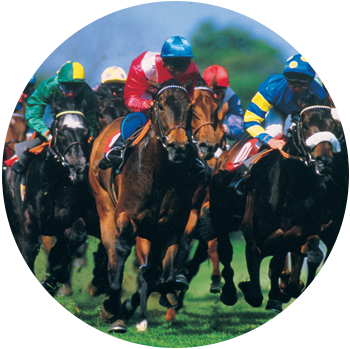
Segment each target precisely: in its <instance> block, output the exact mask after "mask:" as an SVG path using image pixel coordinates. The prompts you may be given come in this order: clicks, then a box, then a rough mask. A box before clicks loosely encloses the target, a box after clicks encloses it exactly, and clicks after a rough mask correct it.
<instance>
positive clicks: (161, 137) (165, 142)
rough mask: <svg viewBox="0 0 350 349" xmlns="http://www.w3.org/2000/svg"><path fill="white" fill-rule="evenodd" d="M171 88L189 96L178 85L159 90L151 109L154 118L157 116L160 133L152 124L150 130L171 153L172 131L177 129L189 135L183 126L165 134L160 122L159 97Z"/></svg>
mask: <svg viewBox="0 0 350 349" xmlns="http://www.w3.org/2000/svg"><path fill="white" fill-rule="evenodd" d="M169 88H177V89H180V90H183V91H185V92H186V93H187V94H188V91H187V90H186V89H185V88H184V87H182V86H177V85H169V86H165V87H163V88H162V89H161V90H159V92H158V93H157V96H156V98H155V100H154V105H153V106H152V107H151V112H153V114H154V116H155V119H156V124H157V126H158V129H159V133H158V132H157V131H156V128H155V127H154V125H153V124H152V123H151V124H150V128H151V129H152V130H153V132H154V133H155V135H156V137H157V139H158V140H159V141H160V142H161V144H162V145H163V147H164V148H165V149H166V150H167V151H169V150H170V149H169V138H168V136H169V134H170V132H171V131H173V130H175V129H183V130H184V131H185V133H186V135H187V130H186V128H185V127H184V126H183V125H176V126H174V127H172V128H171V129H170V130H169V131H168V132H165V130H164V127H163V125H162V123H161V121H160V118H159V105H160V103H159V101H158V98H159V96H160V95H161V94H162V93H163V92H164V91H165V90H167V89H169Z"/></svg>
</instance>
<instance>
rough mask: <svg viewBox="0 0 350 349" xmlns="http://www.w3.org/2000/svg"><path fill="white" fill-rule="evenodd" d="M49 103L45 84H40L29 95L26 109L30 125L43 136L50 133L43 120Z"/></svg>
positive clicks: (26, 116)
mask: <svg viewBox="0 0 350 349" xmlns="http://www.w3.org/2000/svg"><path fill="white" fill-rule="evenodd" d="M48 104H49V102H48V99H47V96H46V95H45V86H42V85H40V86H39V87H38V88H37V89H36V90H35V91H34V93H33V94H32V95H31V96H30V97H29V99H28V101H27V107H26V111H25V118H26V120H27V123H28V126H29V127H30V128H32V129H33V130H35V131H36V132H38V133H40V134H41V135H43V136H44V135H45V134H48V133H49V132H48V131H49V129H48V128H47V126H46V124H45V122H44V120H43V115H44V113H45V108H46V106H47V105H48Z"/></svg>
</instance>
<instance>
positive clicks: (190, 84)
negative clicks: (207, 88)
mask: <svg viewBox="0 0 350 349" xmlns="http://www.w3.org/2000/svg"><path fill="white" fill-rule="evenodd" d="M191 86H192V79H188V80H187V81H186V82H185V84H184V88H185V89H186V90H187V91H189V90H190V88H191Z"/></svg>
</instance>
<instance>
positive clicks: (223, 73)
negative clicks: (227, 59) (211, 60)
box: [203, 65, 230, 87]
mask: <svg viewBox="0 0 350 349" xmlns="http://www.w3.org/2000/svg"><path fill="white" fill-rule="evenodd" d="M215 76H216V85H217V86H218V87H229V86H230V83H229V78H228V73H227V70H226V69H225V68H224V67H222V66H221V65H211V66H210V67H208V68H207V69H205V70H204V72H203V79H204V80H205V82H206V83H207V85H210V82H211V81H212V79H213V78H214V77H215Z"/></svg>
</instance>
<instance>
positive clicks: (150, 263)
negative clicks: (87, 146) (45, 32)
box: [89, 80, 195, 332]
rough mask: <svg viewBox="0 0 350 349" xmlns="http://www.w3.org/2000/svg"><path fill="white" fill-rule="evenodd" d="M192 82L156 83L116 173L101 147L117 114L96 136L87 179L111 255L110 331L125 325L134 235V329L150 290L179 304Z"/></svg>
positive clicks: (106, 313) (141, 322)
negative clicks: (126, 274) (146, 118)
mask: <svg viewBox="0 0 350 349" xmlns="http://www.w3.org/2000/svg"><path fill="white" fill-rule="evenodd" d="M190 83H191V81H190V80H189V81H187V82H186V84H185V85H181V84H179V83H178V82H177V81H176V80H169V81H167V82H165V83H163V84H162V85H160V86H157V88H156V89H155V90H156V97H155V100H154V106H153V107H152V108H151V111H150V122H149V129H145V130H146V131H147V132H145V133H146V134H145V135H144V137H143V138H142V139H141V140H140V141H139V142H138V143H137V144H136V145H135V147H134V148H133V149H132V151H131V152H130V153H129V155H128V156H127V158H126V160H125V163H124V166H123V168H122V172H121V174H119V175H117V176H115V177H114V175H113V173H112V169H108V170H106V171H102V170H101V169H99V167H98V164H99V161H100V159H101V158H102V152H103V147H104V145H105V143H106V141H107V139H108V137H109V136H110V135H112V134H113V133H114V132H115V129H116V128H118V127H120V123H121V120H115V121H114V122H113V123H112V124H110V125H109V126H107V127H106V128H105V129H104V130H103V131H102V133H101V134H100V136H99V137H98V138H97V139H96V141H95V143H94V147H93V151H92V155H91V160H90V164H91V167H90V171H89V178H90V184H91V187H92V191H93V194H94V196H95V199H96V204H97V209H98V213H99V217H100V225H101V232H102V241H103V244H104V246H105V248H106V251H107V254H108V257H109V266H108V273H109V279H110V291H109V294H110V297H109V299H107V300H106V301H105V302H104V303H103V306H102V309H101V316H102V318H103V319H104V320H106V321H109V322H112V324H111V325H110V327H109V331H111V332H112V331H114V332H126V330H127V328H126V326H125V323H124V314H123V310H122V307H121V301H120V296H121V291H122V279H123V271H124V263H125V261H126V259H127V258H128V256H129V255H130V252H131V248H132V246H133V245H134V243H135V241H136V254H137V260H138V264H139V266H140V275H139V289H138V292H139V295H140V299H141V306H140V313H139V317H138V320H137V325H136V326H137V328H138V330H145V329H146V328H147V319H146V303H147V298H148V296H149V294H150V293H151V292H153V291H158V292H159V293H160V294H161V298H160V304H161V305H163V306H165V307H175V306H176V305H177V299H176V293H175V259H176V255H177V251H178V248H179V243H180V238H181V235H182V232H183V231H184V229H185V226H186V223H187V220H188V217H189V213H190V209H191V199H192V196H193V191H194V189H192V188H195V183H193V180H192V178H191V176H190V175H189V174H188V165H189V161H191V162H192V161H193V160H190V158H191V157H192V156H194V154H193V152H194V151H193V147H192V145H191V140H190V139H189V137H188V131H189V128H190V122H191V101H190V98H189V96H188V93H187V90H188V88H189V86H190Z"/></svg>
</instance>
